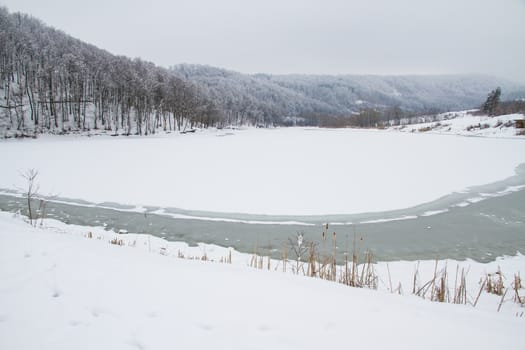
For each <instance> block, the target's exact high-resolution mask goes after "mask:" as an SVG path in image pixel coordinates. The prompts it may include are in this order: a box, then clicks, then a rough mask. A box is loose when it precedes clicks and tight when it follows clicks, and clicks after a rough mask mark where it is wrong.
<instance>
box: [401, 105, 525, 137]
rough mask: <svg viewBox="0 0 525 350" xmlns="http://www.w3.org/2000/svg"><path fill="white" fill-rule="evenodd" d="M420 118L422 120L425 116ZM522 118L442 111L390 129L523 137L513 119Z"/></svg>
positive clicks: (516, 115)
mask: <svg viewBox="0 0 525 350" xmlns="http://www.w3.org/2000/svg"><path fill="white" fill-rule="evenodd" d="M421 118H422V119H423V120H424V118H425V117H421ZM524 118H525V116H524V115H523V114H506V115H500V116H494V117H489V116H486V115H482V116H479V115H472V113H471V112H469V111H461V112H450V113H442V114H439V115H438V116H436V117H434V119H435V121H432V122H423V123H417V124H406V125H401V126H395V127H392V128H391V130H398V131H403V132H411V133H434V134H446V135H464V136H484V137H505V138H514V137H516V138H523V137H524V136H525V129H517V128H516V123H515V121H516V120H518V119H524Z"/></svg>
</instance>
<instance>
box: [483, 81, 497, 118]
mask: <svg viewBox="0 0 525 350" xmlns="http://www.w3.org/2000/svg"><path fill="white" fill-rule="evenodd" d="M500 97H501V88H500V87H497V88H496V89H495V90H492V91H491V92H490V93H489V95H488V96H487V100H486V101H485V103H484V104H483V112H485V113H487V114H488V115H489V116H493V115H494V114H495V113H496V110H497V109H498V105H499V102H500Z"/></svg>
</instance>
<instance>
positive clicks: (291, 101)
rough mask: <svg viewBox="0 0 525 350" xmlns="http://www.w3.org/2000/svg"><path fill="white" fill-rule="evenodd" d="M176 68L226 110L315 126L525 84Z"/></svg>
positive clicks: (475, 100) (522, 93)
mask: <svg viewBox="0 0 525 350" xmlns="http://www.w3.org/2000/svg"><path fill="white" fill-rule="evenodd" d="M171 70H172V71H173V72H174V73H175V74H177V75H178V76H179V77H181V78H183V79H187V80H189V81H192V82H195V83H196V84H197V85H198V86H199V87H200V88H201V89H203V90H204V91H205V93H206V95H207V96H210V98H212V99H213V101H214V102H215V103H216V104H217V105H218V106H219V107H220V109H221V110H223V111H225V112H226V113H232V111H231V107H230V106H237V108H239V107H240V110H241V111H249V113H251V114H254V115H260V116H266V115H270V116H271V115H278V116H281V117H283V118H285V119H286V117H303V118H306V119H307V122H308V121H309V122H311V123H313V124H315V123H316V120H317V121H318V117H319V116H323V115H331V116H350V115H355V114H356V113H359V112H360V111H363V110H366V109H374V110H377V111H379V112H381V113H380V114H381V116H382V118H383V119H395V118H396V117H400V116H402V115H406V114H425V113H427V114H432V113H436V112H439V111H450V110H461V109H470V108H477V107H479V106H480V104H481V103H482V102H483V101H484V100H485V99H486V97H487V94H488V92H490V91H491V90H492V89H494V87H496V86H500V87H501V88H502V90H503V91H504V92H505V96H504V98H510V99H512V98H518V97H525V88H524V87H523V86H520V85H518V84H515V83H512V82H509V81H505V80H503V79H498V78H495V77H490V76H482V75H436V76H431V75H428V76H375V75H340V76H329V75H269V74H254V75H248V74H241V73H237V72H233V71H228V70H224V69H219V68H215V67H210V66H201V65H188V64H182V65H176V66H173V67H171ZM288 119H290V118H288Z"/></svg>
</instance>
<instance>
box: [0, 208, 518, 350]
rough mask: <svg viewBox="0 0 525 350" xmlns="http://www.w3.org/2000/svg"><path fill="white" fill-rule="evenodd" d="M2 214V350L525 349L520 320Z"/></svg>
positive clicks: (0, 303)
mask: <svg viewBox="0 0 525 350" xmlns="http://www.w3.org/2000/svg"><path fill="white" fill-rule="evenodd" d="M11 216H12V215H11V214H8V213H0V348H2V349H43V350H45V349H53V350H56V349H173V348H199V349H203V348H210V349H211V348H213V349H225V348H228V349H268V348H272V349H319V348H329V349H330V348H341V347H348V346H352V347H363V348H364V347H366V348H371V349H385V348H389V347H394V348H397V347H401V346H402V347H403V348H404V349H420V348H425V349H429V350H431V349H444V348H446V349H465V348H473V349H494V348H500V347H501V348H518V347H519V346H520V344H522V343H523V341H524V340H525V338H524V335H523V332H522V329H523V320H524V319H523V318H519V317H514V316H513V315H509V314H503V313H499V314H498V313H495V312H494V311H493V310H492V311H491V312H488V311H483V310H479V309H474V308H472V307H468V306H457V305H448V304H438V303H430V302H426V301H423V300H421V299H418V298H416V297H402V296H398V295H393V294H387V293H382V292H374V291H369V290H362V289H354V288H348V287H345V286H342V285H338V284H335V283H332V282H326V281H322V280H317V279H311V278H306V277H301V276H294V275H290V274H283V273H278V272H273V271H259V270H252V269H247V268H246V267H245V266H244V267H243V266H240V265H239V266H237V265H225V264H212V263H206V262H202V261H189V260H183V259H176V258H174V257H172V256H169V255H168V256H163V255H161V254H159V252H160V251H159V252H156V251H155V252H154V251H153V250H152V247H154V246H155V244H156V243H158V242H160V241H155V242H156V243H155V242H154V244H151V241H150V244H149V245H144V244H143V243H145V242H147V239H148V238H147V237H145V236H142V238H144V239H143V240H141V241H140V242H139V243H137V245H135V247H129V246H118V245H112V244H108V242H107V240H106V238H108V237H110V236H103V235H112V233H104V232H103V231H98V230H99V229H97V228H81V227H78V226H76V227H74V226H73V227H72V226H67V225H63V224H58V225H55V226H54V228H47V229H44V230H43V229H39V228H32V227H30V226H29V225H27V224H26V223H24V222H22V221H21V220H18V219H13V218H12V217H11ZM50 223H51V224H53V222H52V221H50ZM82 231H83V232H82ZM93 231H94V232H93ZM89 232H91V238H87V237H88V235H89ZM113 234H114V233H113ZM99 235H101V236H99ZM102 236H103V237H102ZM121 237H133V236H128V235H121ZM133 238H134V239H135V238H137V237H136V236H135V237H133ZM126 239H127V238H126ZM150 239H151V238H150ZM140 247H142V248H143V249H137V248H140Z"/></svg>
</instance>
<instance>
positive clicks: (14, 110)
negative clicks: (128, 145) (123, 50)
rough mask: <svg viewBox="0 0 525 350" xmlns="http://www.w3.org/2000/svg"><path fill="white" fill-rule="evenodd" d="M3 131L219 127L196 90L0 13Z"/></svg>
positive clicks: (34, 23) (0, 116)
mask: <svg viewBox="0 0 525 350" xmlns="http://www.w3.org/2000/svg"><path fill="white" fill-rule="evenodd" d="M0 59H1V61H0V80H1V85H0V97H1V101H0V128H1V129H3V130H4V132H5V133H7V131H11V132H12V131H13V130H15V131H17V132H27V131H30V132H32V131H37V132H69V131H72V130H87V129H105V130H110V131H112V132H114V133H115V134H117V133H119V134H131V133H137V134H146V135H147V134H150V133H154V132H155V131H157V130H174V129H184V128H187V127H193V126H196V125H199V126H203V127H206V126H210V125H215V124H216V123H217V122H218V120H219V113H218V111H217V110H216V109H215V108H214V106H213V103H212V101H210V100H209V99H207V98H206V97H205V96H204V95H203V94H202V93H201V92H200V91H199V89H198V88H197V87H195V86H194V85H193V84H191V83H189V82H186V81H184V80H182V79H180V78H177V77H176V76H174V75H173V74H171V73H170V72H169V71H168V70H167V69H164V68H160V67H157V66H155V65H154V64H152V63H149V62H145V61H143V60H140V59H133V60H131V59H129V58H126V57H122V56H115V55H112V54H110V53H108V52H106V51H104V50H101V49H98V48H96V47H95V46H93V45H89V44H86V43H84V42H82V41H80V40H77V39H75V38H73V37H71V36H69V35H67V34H65V33H63V32H61V31H59V30H55V29H53V28H51V27H49V26H46V25H44V24H43V23H42V22H40V21H39V20H37V19H35V18H32V17H30V16H28V15H24V14H20V13H14V14H9V12H8V11H7V10H6V9H5V8H0Z"/></svg>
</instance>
